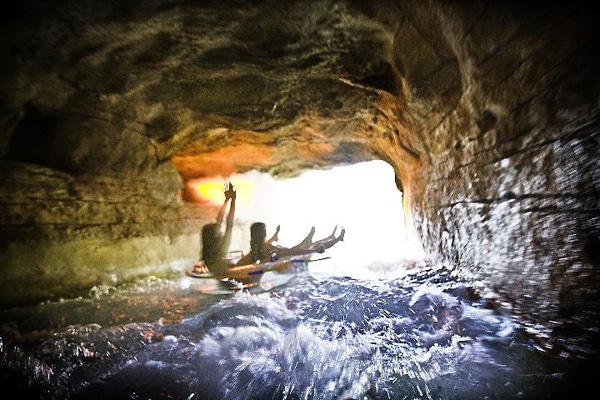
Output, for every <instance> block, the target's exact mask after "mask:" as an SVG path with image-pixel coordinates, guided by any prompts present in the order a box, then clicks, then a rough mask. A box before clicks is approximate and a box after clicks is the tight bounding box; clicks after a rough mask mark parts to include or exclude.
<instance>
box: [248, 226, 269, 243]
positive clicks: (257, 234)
mask: <svg viewBox="0 0 600 400" xmlns="http://www.w3.org/2000/svg"><path fill="white" fill-rule="evenodd" d="M266 240H267V226H266V225H265V223H264V222H255V223H253V224H252V226H250V241H251V242H256V243H261V242H262V243H264V242H265V241H266Z"/></svg>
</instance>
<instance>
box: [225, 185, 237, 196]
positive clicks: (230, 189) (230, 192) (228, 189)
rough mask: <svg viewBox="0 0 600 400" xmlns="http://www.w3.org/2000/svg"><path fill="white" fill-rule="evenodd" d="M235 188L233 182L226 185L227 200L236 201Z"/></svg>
mask: <svg viewBox="0 0 600 400" xmlns="http://www.w3.org/2000/svg"><path fill="white" fill-rule="evenodd" d="M235 196H236V193H235V188H234V187H233V184H232V183H231V182H229V183H227V184H225V199H226V200H227V199H232V200H235Z"/></svg>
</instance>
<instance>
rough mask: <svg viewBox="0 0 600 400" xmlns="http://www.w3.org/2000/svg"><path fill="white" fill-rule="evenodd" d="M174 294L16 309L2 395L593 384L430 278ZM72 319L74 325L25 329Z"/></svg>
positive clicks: (389, 395) (235, 395)
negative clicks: (46, 320) (74, 317)
mask: <svg viewBox="0 0 600 400" xmlns="http://www.w3.org/2000/svg"><path fill="white" fill-rule="evenodd" d="M174 287H178V286H176V285H173V284H172V282H168V281H167V282H163V283H162V284H156V283H154V284H153V285H152V286H150V287H145V288H144V287H143V286H142V285H138V286H137V287H136V288H134V289H133V290H131V289H130V290H125V289H119V290H115V291H114V292H106V293H105V294H104V295H103V296H97V297H98V298H94V297H90V299H79V300H70V301H64V302H61V303H56V304H44V305H39V306H37V307H35V308H33V309H31V310H21V311H20V314H18V315H19V316H20V317H21V320H23V321H22V322H23V325H22V326H21V327H16V326H14V322H13V323H11V324H9V323H4V324H3V331H2V332H3V333H2V338H1V339H2V340H1V342H0V351H1V356H2V358H1V361H0V378H2V381H3V388H5V389H4V390H7V391H10V390H13V391H17V392H19V393H21V394H22V397H23V398H25V397H26V398H40V399H65V398H68V399H108V398H110V399H142V398H148V399H315V400H316V399H511V398H514V399H527V398H539V397H540V396H544V398H562V397H561V395H564V394H567V393H573V384H574V382H577V388H579V389H581V388H584V387H585V386H584V383H585V384H589V382H588V381H587V379H588V378H589V377H590V376H592V375H589V374H592V373H596V372H597V370H595V371H593V372H592V371H589V372H587V375H584V374H583V373H582V372H581V371H580V370H573V369H572V368H569V365H568V364H567V363H565V362H564V360H561V359H560V358H558V359H557V358H551V357H549V356H548V355H547V354H543V353H540V352H539V351H537V348H536V346H535V343H534V342H533V341H532V338H531V336H530V335H528V334H527V332H526V329H524V327H522V326H520V325H519V324H517V323H516V322H515V321H513V318H512V316H511V314H510V312H509V311H510V310H508V309H504V308H503V307H502V306H501V305H498V304H496V303H494V302H493V301H491V300H488V299H483V298H481V296H479V294H478V292H477V291H476V290H475V289H473V288H472V287H470V286H468V285H466V284H464V283H462V282H458V281H457V280H456V279H454V278H453V276H452V274H451V272H450V271H449V270H447V269H445V268H441V267H440V268H437V269H431V268H424V269H417V270H413V271H411V272H410V273H407V274H405V275H404V276H403V277H400V278H396V279H392V280H357V279H353V278H335V279H334V278H325V279H319V280H317V279H314V278H312V277H310V276H298V277H296V278H293V279H292V280H291V281H290V282H289V283H288V284H287V285H285V286H282V287H279V288H276V289H274V290H271V291H269V292H264V293H249V292H238V293H235V294H230V295H226V296H211V295H202V294H199V293H197V292H194V291H193V290H192V289H186V290H187V291H186V290H184V289H182V288H181V287H180V286H179V287H178V289H176V290H175V289H173V288H174ZM96 294H97V293H96ZM161 308H162V309H161ZM34 310H35V311H34ZM126 310H129V312H127V311H126ZM173 310H177V311H176V312H175V311H173ZM74 312H80V314H78V318H79V319H80V322H79V323H76V324H70V325H68V324H69V323H70V321H68V320H65V321H64V322H63V325H64V326H58V325H57V326H54V327H49V326H48V325H49V324H48V323H44V322H43V321H40V320H39V317H40V316H41V315H46V316H53V317H55V319H54V321H56V320H59V319H60V318H58V317H59V316H60V315H63V316H68V315H72V314H73V313H74ZM14 313H15V312H13V314H12V315H8V314H6V313H4V314H3V315H2V320H3V321H4V320H7V319H8V318H11V317H12V319H13V320H14V319H18V318H16V317H15V315H16V314H14ZM36 313H37V314H36ZM135 313H137V314H135ZM169 313H171V314H169ZM134 314H135V315H134ZM174 314H176V315H174ZM26 315H27V316H28V318H29V319H30V320H29V324H30V325H29V331H28V332H20V331H19V328H20V329H21V330H24V329H23V326H26V324H24V323H25V319H26ZM165 315H171V318H170V319H168V318H165V317H164V316H165ZM36 316H37V317H36ZM36 318H38V319H36ZM65 318H67V317H65ZM127 318H133V319H134V321H133V322H128V323H125V322H123V321H122V320H123V319H125V320H126V319H127ZM154 318H156V319H154ZM119 319H121V322H119ZM32 320H34V321H32ZM35 324H37V325H38V326H35V327H34V325H35ZM101 324H103V325H101ZM42 325H45V329H46V330H41V329H40V328H41V326H42ZM574 371H575V372H574ZM574 378H577V380H576V381H574V380H573V379H574ZM553 396H554V397H553Z"/></svg>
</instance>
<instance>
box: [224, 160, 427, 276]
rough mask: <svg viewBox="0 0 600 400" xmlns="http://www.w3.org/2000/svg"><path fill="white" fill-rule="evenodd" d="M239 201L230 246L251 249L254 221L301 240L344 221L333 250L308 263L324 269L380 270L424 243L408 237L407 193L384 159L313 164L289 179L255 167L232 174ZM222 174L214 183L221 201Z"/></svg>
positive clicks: (284, 239) (418, 253)
mask: <svg viewBox="0 0 600 400" xmlns="http://www.w3.org/2000/svg"><path fill="white" fill-rule="evenodd" d="M230 179H231V181H232V182H233V184H234V185H235V187H236V189H237V198H238V199H240V201H238V207H237V210H236V218H235V220H236V227H235V230H234V237H233V242H232V248H231V249H232V250H243V251H244V252H247V251H248V249H249V242H250V235H249V232H250V225H251V224H252V223H253V222H256V221H262V222H265V223H266V224H267V229H268V235H271V234H272V233H273V232H274V231H275V228H276V227H277V225H281V232H280V234H279V239H280V240H279V242H278V244H280V245H283V246H291V245H294V244H296V243H298V242H299V241H301V240H302V239H303V238H304V237H305V236H306V234H307V233H308V232H309V230H310V228H311V227H312V226H314V227H315V228H316V234H315V236H314V239H315V240H317V239H320V238H323V237H326V236H328V235H329V234H330V233H331V232H332V231H333V230H334V228H335V227H336V226H337V231H336V233H337V234H339V232H340V230H341V228H342V227H343V228H345V229H346V235H345V238H344V241H343V242H340V243H338V244H336V245H335V246H334V247H332V248H331V249H329V250H327V252H326V253H325V254H324V256H330V257H331V258H330V259H328V260H326V261H319V262H315V263H314V264H311V272H312V271H314V272H315V274H317V275H318V274H324V275H344V276H353V277H378V276H381V275H387V274H389V273H390V269H395V266H397V265H398V264H401V263H403V262H404V263H405V262H406V260H413V259H420V258H422V257H423V250H422V248H421V246H420V244H419V243H414V242H410V241H409V240H408V239H407V235H406V231H405V223H404V214H403V210H402V193H401V192H400V191H398V189H397V188H396V185H395V177H394V170H393V169H392V167H391V166H390V165H389V164H387V163H385V162H383V161H371V162H365V163H360V164H355V165H352V166H347V167H338V168H334V169H331V170H327V171H317V170H313V171H308V172H306V173H304V174H303V175H301V176H299V177H297V178H293V179H286V180H277V179H274V178H273V177H272V176H270V175H268V174H263V173H260V172H257V171H251V172H248V173H245V174H239V175H233V176H231V177H230ZM223 184H224V181H221V182H216V183H215V190H216V189H218V190H219V191H220V200H219V201H218V202H217V203H219V204H220V203H221V202H222V201H223V198H224V197H223V193H222V191H223Z"/></svg>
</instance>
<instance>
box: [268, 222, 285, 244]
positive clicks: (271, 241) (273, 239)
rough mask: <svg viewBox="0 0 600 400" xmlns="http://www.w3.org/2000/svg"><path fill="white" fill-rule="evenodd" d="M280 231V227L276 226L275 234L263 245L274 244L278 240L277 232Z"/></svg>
mask: <svg viewBox="0 0 600 400" xmlns="http://www.w3.org/2000/svg"><path fill="white" fill-rule="evenodd" d="M280 230H281V225H277V229H276V230H275V233H274V234H273V236H271V237H270V238H269V239H268V240H267V241H266V242H265V244H272V243H273V242H276V241H278V240H279V231H280Z"/></svg>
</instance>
